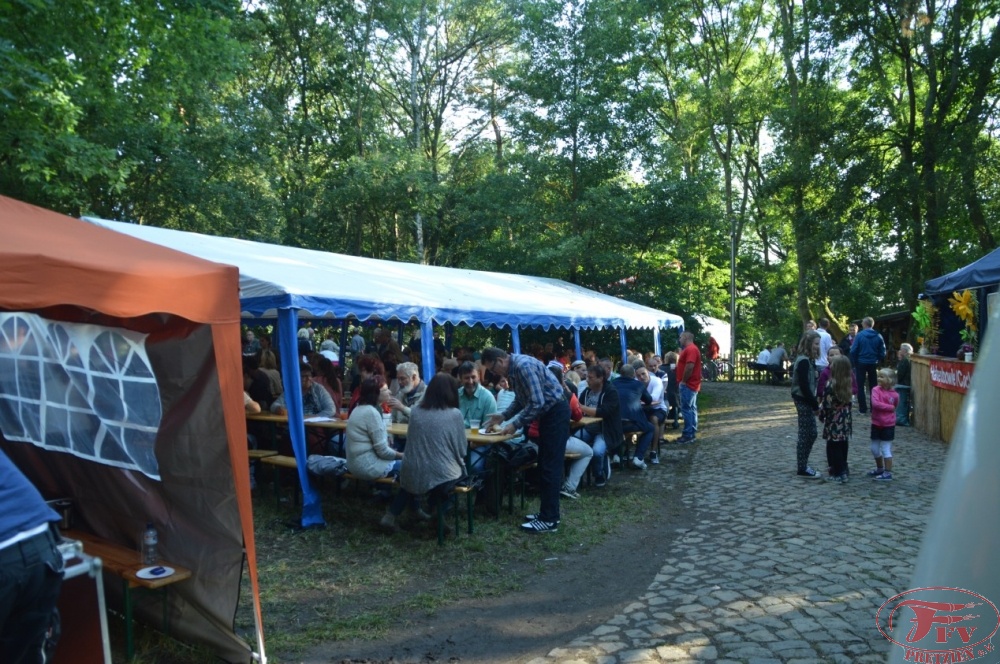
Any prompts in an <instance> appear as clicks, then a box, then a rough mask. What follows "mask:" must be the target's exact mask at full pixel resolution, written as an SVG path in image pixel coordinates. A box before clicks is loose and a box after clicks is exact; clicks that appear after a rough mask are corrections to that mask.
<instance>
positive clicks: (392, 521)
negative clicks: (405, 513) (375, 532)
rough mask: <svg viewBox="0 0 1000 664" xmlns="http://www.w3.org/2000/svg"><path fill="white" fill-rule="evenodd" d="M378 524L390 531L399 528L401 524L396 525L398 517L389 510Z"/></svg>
mask: <svg viewBox="0 0 1000 664" xmlns="http://www.w3.org/2000/svg"><path fill="white" fill-rule="evenodd" d="M378 525H379V526H381V527H382V528H384V529H385V530H388V531H390V532H395V531H397V530H399V526H397V525H396V517H394V516H393V515H392V514H390V513H388V512H386V513H385V514H383V515H382V520H381V521H379V522H378Z"/></svg>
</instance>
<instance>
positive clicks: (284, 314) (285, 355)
mask: <svg viewBox="0 0 1000 664" xmlns="http://www.w3.org/2000/svg"><path fill="white" fill-rule="evenodd" d="M278 332H279V339H278V341H279V344H280V350H281V379H282V380H283V381H284V382H285V405H286V406H287V407H288V434H289V436H290V437H291V439H292V450H293V451H294V453H295V462H296V464H297V465H298V471H299V484H300V485H301V486H302V521H301V523H302V527H303V528H307V527H309V526H316V525H325V524H326V522H325V521H324V520H323V509H322V506H321V505H320V500H319V495H318V494H317V493H316V490H315V489H313V487H312V484H310V483H309V472H308V471H307V470H306V427H305V422H304V417H303V415H302V379H301V377H300V375H299V365H301V364H302V358H301V357H299V347H298V342H299V339H298V312H297V311H296V310H295V309H279V310H278Z"/></svg>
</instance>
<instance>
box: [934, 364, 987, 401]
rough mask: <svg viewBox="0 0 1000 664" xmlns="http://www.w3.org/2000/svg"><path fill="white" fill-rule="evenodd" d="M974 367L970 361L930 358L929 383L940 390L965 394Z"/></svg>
mask: <svg viewBox="0 0 1000 664" xmlns="http://www.w3.org/2000/svg"><path fill="white" fill-rule="evenodd" d="M975 367H976V365H975V364H973V363H972V362H957V361H955V362H949V361H948V360H931V383H933V384H934V385H935V386H937V387H940V388H941V389H942V390H951V391H952V392H959V393H961V394H965V393H966V391H967V390H968V389H969V383H970V382H971V381H972V370H973V369H975Z"/></svg>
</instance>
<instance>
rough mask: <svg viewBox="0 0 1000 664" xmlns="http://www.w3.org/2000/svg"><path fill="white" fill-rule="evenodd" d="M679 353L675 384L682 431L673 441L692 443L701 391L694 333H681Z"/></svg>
mask: <svg viewBox="0 0 1000 664" xmlns="http://www.w3.org/2000/svg"><path fill="white" fill-rule="evenodd" d="M680 342H681V354H680V357H678V358H677V384H678V385H679V387H680V397H681V417H683V418H684V433H683V434H682V435H681V437H680V438H678V439H677V440H676V441H675V442H678V443H693V442H694V440H695V435H696V434H697V433H698V392H699V391H701V351H699V350H698V346H697V345H696V344H695V343H694V335H693V334H691V333H690V332H685V333H683V334H682V335H681V340H680Z"/></svg>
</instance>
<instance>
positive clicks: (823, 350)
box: [816, 318, 833, 371]
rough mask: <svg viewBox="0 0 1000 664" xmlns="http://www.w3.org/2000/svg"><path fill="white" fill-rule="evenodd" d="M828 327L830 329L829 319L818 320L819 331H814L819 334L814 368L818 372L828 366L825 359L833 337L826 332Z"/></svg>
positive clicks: (827, 361)
mask: <svg viewBox="0 0 1000 664" xmlns="http://www.w3.org/2000/svg"><path fill="white" fill-rule="evenodd" d="M828 327H830V319H829V318H820V319H819V329H818V330H816V332H818V333H819V357H817V358H816V368H817V369H818V370H819V371H822V370H823V369H825V368H826V367H828V366H830V360H829V358H827V355H829V354H830V347H831V346H833V337H831V336H830V332H829V331H828V330H827V328H828Z"/></svg>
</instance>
